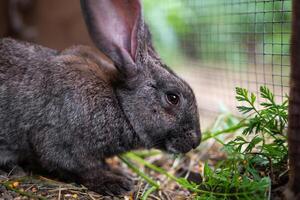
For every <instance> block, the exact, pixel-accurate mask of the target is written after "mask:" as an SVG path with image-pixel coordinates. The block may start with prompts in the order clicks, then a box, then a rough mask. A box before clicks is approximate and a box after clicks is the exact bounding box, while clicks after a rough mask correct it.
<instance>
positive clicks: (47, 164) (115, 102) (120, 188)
mask: <svg viewBox="0 0 300 200" xmlns="http://www.w3.org/2000/svg"><path fill="white" fill-rule="evenodd" d="M80 2H81V8H82V13H83V17H84V20H85V22H86V25H87V29H88V31H89V34H90V36H91V38H92V40H93V42H94V44H95V46H96V47H97V50H96V49H94V48H92V47H86V46H73V47H70V48H68V49H65V50H62V51H57V50H53V49H49V48H46V47H42V46H40V45H36V44H31V43H27V42H22V41H17V40H14V39H11V38H3V39H1V41H0V168H1V169H5V168H6V169H7V168H12V167H13V166H34V167H37V168H39V169H42V170H45V171H46V172H48V173H50V174H54V175H55V176H56V177H59V178H61V179H64V180H68V181H72V182H76V183H80V184H83V185H84V186H86V187H87V188H88V189H90V190H92V191H95V192H98V193H100V194H105V195H121V194H125V193H128V192H129V191H131V190H132V189H133V186H134V184H133V181H132V180H131V178H129V177H128V175H126V174H125V173H123V172H122V170H121V169H115V168H113V167H110V166H109V165H108V164H107V163H105V159H106V158H109V157H112V156H115V155H118V154H121V153H124V152H127V151H130V150H135V149H150V148H157V149H160V150H162V151H165V152H168V153H175V154H176V153H186V152H188V151H190V150H192V149H193V148H196V147H197V146H198V145H199V144H200V140H201V131H200V124H199V114H198V109H197V104H196V100H195V96H194V93H193V91H192V89H191V88H190V86H189V85H188V84H187V83H186V82H185V81H184V80H182V79H181V78H179V77H178V76H177V75H176V74H175V73H174V72H173V71H172V70H171V69H170V68H169V67H167V66H166V65H165V64H164V63H163V62H162V61H161V59H160V57H159V55H158V54H157V53H156V51H155V49H154V47H153V45H152V42H151V35H150V32H149V29H148V27H147V25H146V24H145V23H144V20H143V17H142V7H141V3H140V1H139V0H128V1H127V0H126V1H124V0H110V1H108V0H81V1H80ZM98 50H100V51H98Z"/></svg>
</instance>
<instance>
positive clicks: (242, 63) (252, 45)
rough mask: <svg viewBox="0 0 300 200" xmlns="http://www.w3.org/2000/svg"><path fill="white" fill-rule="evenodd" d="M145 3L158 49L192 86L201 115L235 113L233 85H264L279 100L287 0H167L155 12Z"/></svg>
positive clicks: (285, 77) (286, 64) (285, 59)
mask: <svg viewBox="0 0 300 200" xmlns="http://www.w3.org/2000/svg"><path fill="white" fill-rule="evenodd" d="M152 2H153V1H152ZM162 2H163V3H162ZM144 3H145V4H146V9H147V10H146V18H148V19H151V20H149V23H150V26H152V27H151V28H152V30H153V34H154V38H155V40H156V41H157V43H156V44H157V45H158V49H159V50H160V51H161V54H162V55H163V56H165V59H166V60H167V61H168V62H169V63H171V64H172V65H173V66H175V69H177V70H178V71H180V73H181V74H183V76H184V78H185V79H187V81H188V82H190V84H191V85H192V87H193V88H194V90H195V93H196V96H197V99H198V103H199V107H200V114H201V115H202V117H203V116H204V117H205V116H208V115H215V114H217V113H219V112H222V111H226V110H230V112H234V113H235V112H236V111H237V110H236V108H235V107H236V101H235V87H245V88H248V89H249V90H250V91H251V92H254V93H256V94H258V92H259V87H260V86H261V85H266V86H267V87H268V88H270V89H271V91H273V93H274V94H275V97H276V99H277V100H279V101H280V100H282V99H283V97H284V96H285V95H286V94H287V93H288V88H289V71H290V61H289V42H290V33H291V25H290V23H291V0H210V1H206V0H181V1H173V0H166V1H160V3H159V4H160V5H159V6H158V2H156V9H157V6H158V9H157V11H153V12H151V10H152V9H151V5H150V1H147V0H145V1H144ZM152 4H155V3H152ZM155 12H161V13H163V14H161V16H159V17H160V19H158V20H160V21H159V22H158V23H161V24H162V25H160V26H159V25H157V22H156V21H157V20H155V18H154V17H153V16H154V15H155ZM153 21H154V22H153ZM154 23H156V24H154ZM164 24H167V25H169V26H170V27H171V28H170V30H169V32H168V35H167V36H166V35H164V33H163V31H164V32H166V31H165V30H166V29H167V28H166V27H164ZM161 29H163V30H161ZM172 38H176V39H173V40H172ZM167 42H169V44H168V43H167ZM161 43H163V45H165V46H168V47H170V46H171V47H172V48H169V49H172V51H171V52H170V50H166V49H161V47H160V46H159V44H161ZM166 43H167V44H166ZM174 43H175V44H176V45H174ZM174 49H175V50H174ZM170 55H176V59H174V58H172V56H170ZM178 55H180V56H178ZM179 57H180V58H181V59H178V58H179ZM174 60H176V62H174ZM179 60H180V61H179ZM176 67H177V68H176ZM187 69H188V70H187Z"/></svg>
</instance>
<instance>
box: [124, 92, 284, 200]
mask: <svg viewBox="0 0 300 200" xmlns="http://www.w3.org/2000/svg"><path fill="white" fill-rule="evenodd" d="M260 95H261V98H262V99H263V101H262V102H260V103H258V102H257V97H256V96H255V94H254V93H250V92H249V91H247V90H246V89H243V88H236V99H237V101H238V102H240V106H238V107H237V108H238V110H239V111H240V112H241V113H242V114H243V115H244V117H242V118H236V117H234V116H232V115H223V117H221V118H219V119H218V120H217V122H216V124H217V125H216V124H215V125H214V126H213V127H212V129H211V130H209V131H206V132H205V133H204V136H203V142H202V145H200V147H199V151H198V152H196V153H194V154H196V155H194V156H197V154H200V153H201V151H200V149H201V146H205V144H206V143H208V141H211V140H214V141H215V142H217V143H219V145H220V146H221V148H220V151H222V152H223V153H224V154H225V156H226V159H221V160H219V161H217V162H215V163H213V164H210V163H209V162H208V161H207V162H205V163H204V164H203V167H202V172H201V176H202V182H201V183H195V182H193V181H191V180H189V179H188V178H187V177H177V176H175V175H174V170H170V169H169V168H168V167H165V169H164V168H163V166H157V165H155V164H152V163H151V162H149V161H148V158H151V157H152V156H153V155H154V156H155V155H157V153H153V152H152V153H151V152H150V154H149V155H148V156H147V155H146V154H139V153H138V152H137V153H135V152H130V153H127V154H124V155H122V156H120V158H121V159H122V160H123V161H124V162H125V163H126V164H127V165H128V167H129V168H131V169H132V170H133V171H134V172H136V173H137V174H138V175H139V176H140V177H141V178H143V179H144V180H145V181H146V182H147V183H148V184H149V185H150V187H148V190H146V191H145V192H144V193H143V194H142V196H141V199H148V197H149V195H150V194H154V193H155V192H157V191H158V190H163V189H164V188H163V187H162V184H160V182H159V181H155V175H152V176H150V175H148V174H146V173H145V172H143V171H141V170H140V169H141V167H137V165H139V166H142V167H144V169H147V170H148V173H151V171H153V172H156V174H158V175H163V176H165V177H166V178H167V179H169V180H170V181H171V182H174V183H176V184H177V185H178V186H179V187H180V188H181V189H184V190H187V191H189V192H190V194H191V196H192V199H197V200H200V199H241V200H242V199H271V197H272V195H274V194H272V190H273V187H274V186H276V185H278V184H279V185H280V184H284V183H285V177H286V176H287V173H282V171H285V170H286V169H287V138H286V126H287V108H288V105H287V102H288V101H287V97H286V99H285V100H284V101H283V102H282V103H276V102H275V100H274V95H273V94H272V93H271V92H270V90H269V89H268V88H266V87H264V86H262V87H260ZM228 136H230V139H227V137H228ZM198 165H200V164H198ZM196 167H197V164H196ZM147 170H145V171H147ZM198 173H200V172H198Z"/></svg>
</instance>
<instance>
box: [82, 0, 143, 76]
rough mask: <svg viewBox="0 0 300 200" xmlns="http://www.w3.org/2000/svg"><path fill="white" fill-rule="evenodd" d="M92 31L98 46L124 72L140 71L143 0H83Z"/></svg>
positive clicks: (85, 17) (88, 24)
mask: <svg viewBox="0 0 300 200" xmlns="http://www.w3.org/2000/svg"><path fill="white" fill-rule="evenodd" d="M80 1H81V8H82V12H83V15H84V19H85V22H86V24H87V27H88V31H89V33H90V35H91V37H92V39H93V41H94V43H95V45H96V46H97V48H98V49H100V50H101V51H102V52H103V53H104V54H106V56H108V57H109V58H110V59H111V60H112V61H113V62H114V63H115V66H116V67H117V69H118V70H119V71H120V72H121V73H123V74H124V75H126V76H127V75H132V73H135V71H136V65H135V63H136V58H137V55H136V54H137V48H138V31H139V29H140V28H141V26H142V19H141V4H140V1H139V0H80Z"/></svg>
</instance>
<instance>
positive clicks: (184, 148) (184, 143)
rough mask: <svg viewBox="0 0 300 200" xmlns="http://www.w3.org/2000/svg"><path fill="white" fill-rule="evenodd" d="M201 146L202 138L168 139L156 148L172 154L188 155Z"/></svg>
mask: <svg viewBox="0 0 300 200" xmlns="http://www.w3.org/2000/svg"><path fill="white" fill-rule="evenodd" d="M199 144H200V138H196V139H193V138H192V139H191V138H180V137H174V138H168V139H166V140H164V141H161V142H160V143H157V144H156V145H155V147H154V148H157V149H160V150H162V151H166V152H168V153H171V154H180V153H187V152H189V151H191V150H192V149H195V148H196V147H197V146H198V145H199Z"/></svg>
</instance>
